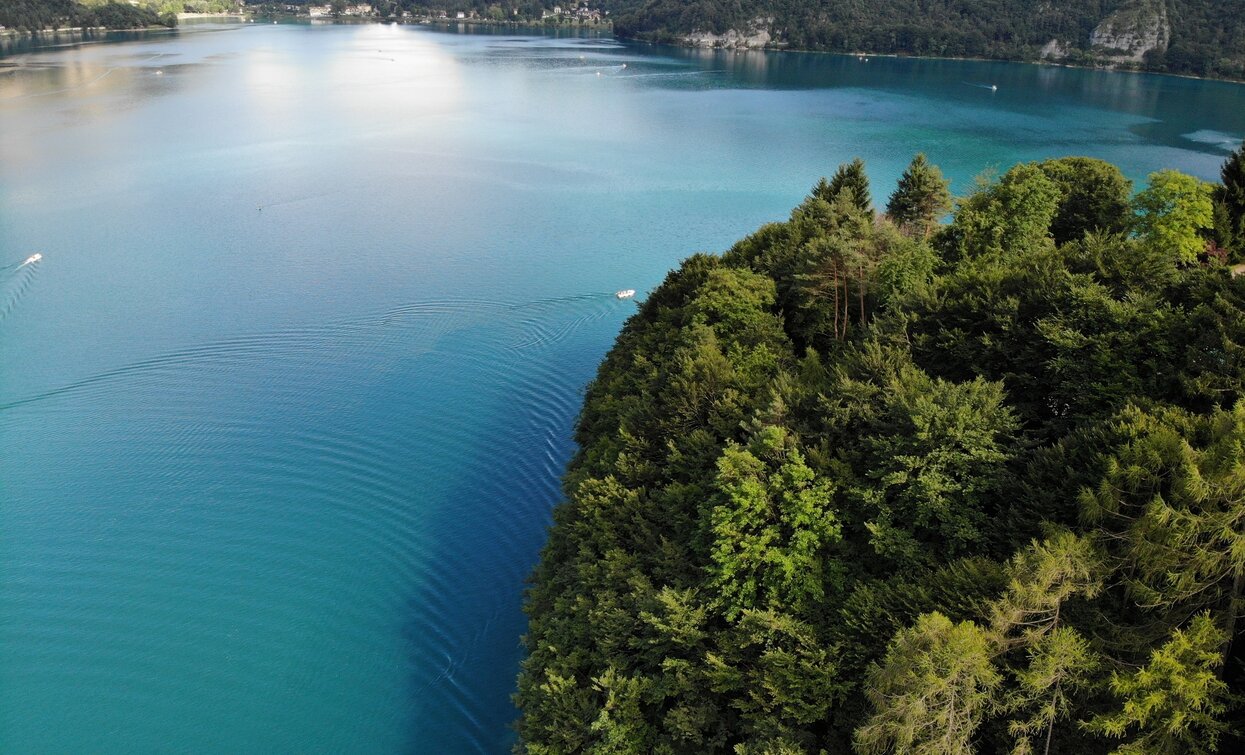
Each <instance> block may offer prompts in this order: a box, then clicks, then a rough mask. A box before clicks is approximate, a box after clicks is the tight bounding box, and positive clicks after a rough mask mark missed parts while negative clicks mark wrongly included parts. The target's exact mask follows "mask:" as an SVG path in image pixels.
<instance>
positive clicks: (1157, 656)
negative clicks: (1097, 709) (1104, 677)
mask: <svg viewBox="0 0 1245 755" xmlns="http://www.w3.org/2000/svg"><path fill="white" fill-rule="evenodd" d="M1226 641H1227V637H1225V636H1224V633H1223V631H1222V630H1220V629H1219V628H1218V627H1216V626H1215V622H1214V621H1212V620H1211V618H1210V617H1209V616H1207V615H1206V614H1199V615H1198V616H1196V617H1194V619H1193V621H1192V623H1190V625H1189V627H1188V628H1187V629H1177V630H1176V631H1175V632H1174V633H1173V634H1172V638H1171V640H1169V641H1168V642H1167V643H1166V644H1164V645H1163V646H1162V647H1160V648H1157V649H1156V650H1155V651H1154V652H1153V653H1152V654H1151V655H1150V662H1149V663H1147V664H1146V665H1145V666H1144V667H1143V668H1140V669H1138V670H1137V671H1135V672H1132V673H1115V674H1112V676H1111V691H1112V692H1113V693H1114V694H1115V696H1116V697H1117V698H1119V699H1120V700H1122V701H1123V708H1122V709H1121V710H1118V711H1116V712H1113V713H1106V714H1102V715H1099V716H1095V717H1094V718H1093V719H1092V720H1091V721H1090V722H1089V723H1088V724H1087V727H1088V728H1089V729H1090V730H1091V731H1095V732H1099V733H1101V734H1104V735H1106V736H1108V737H1111V738H1114V739H1127V740H1128V741H1127V742H1126V743H1125V744H1123V745H1122V746H1120V747H1119V748H1117V749H1116V750H1115V752H1117V753H1129V754H1130V755H1131V754H1132V753H1136V754H1137V755H1142V754H1143V753H1144V755H1167V754H1168V753H1170V754H1171V755H1177V754H1183V753H1188V754H1190V755H1200V754H1201V753H1213V752H1216V751H1217V749H1218V748H1217V745H1218V742H1219V739H1220V737H1221V736H1222V735H1223V733H1224V731H1225V730H1226V726H1225V725H1224V724H1223V722H1222V721H1221V720H1219V718H1218V716H1220V715H1222V714H1223V713H1224V712H1225V711H1226V710H1227V709H1228V701H1227V697H1228V685H1227V684H1225V683H1224V682H1223V680H1221V679H1220V678H1219V675H1218V674H1217V673H1216V669H1218V668H1219V667H1220V666H1221V665H1222V664H1223V655H1222V653H1221V652H1220V649H1221V648H1222V646H1223V644H1224V643H1225V642H1226Z"/></svg>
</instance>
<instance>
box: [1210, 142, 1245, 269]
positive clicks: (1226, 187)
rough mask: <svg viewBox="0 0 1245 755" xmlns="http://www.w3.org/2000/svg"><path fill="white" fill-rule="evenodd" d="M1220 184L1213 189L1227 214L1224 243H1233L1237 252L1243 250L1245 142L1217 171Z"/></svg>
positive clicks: (1244, 229)
mask: <svg viewBox="0 0 1245 755" xmlns="http://www.w3.org/2000/svg"><path fill="white" fill-rule="evenodd" d="M1219 178H1220V185H1219V186H1218V187H1216V190H1215V200H1216V202H1217V204H1219V205H1221V206H1222V207H1223V210H1224V212H1225V214H1226V216H1227V221H1228V222H1227V224H1226V225H1227V235H1228V236H1229V238H1228V239H1221V241H1222V242H1224V243H1225V245H1230V244H1232V243H1234V244H1235V247H1234V249H1235V251H1237V253H1238V254H1240V253H1243V252H1245V249H1242V247H1245V142H1242V143H1241V146H1240V147H1238V148H1237V150H1236V151H1235V152H1233V153H1232V156H1231V157H1229V158H1228V159H1227V160H1226V161H1225V162H1224V164H1223V167H1222V168H1221V169H1220V171H1219Z"/></svg>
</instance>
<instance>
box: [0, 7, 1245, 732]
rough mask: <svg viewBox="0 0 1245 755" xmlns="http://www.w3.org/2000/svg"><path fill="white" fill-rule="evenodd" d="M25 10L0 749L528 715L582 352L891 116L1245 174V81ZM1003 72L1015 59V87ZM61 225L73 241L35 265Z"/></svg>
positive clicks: (879, 192) (954, 155)
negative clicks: (108, 32) (537, 590)
mask: <svg viewBox="0 0 1245 755" xmlns="http://www.w3.org/2000/svg"><path fill="white" fill-rule="evenodd" d="M5 44H7V45H8V46H7V47H3V48H0V52H3V53H4V55H5V56H4V57H2V58H0V448H2V449H3V453H2V454H0V750H3V751H5V752H24V753H36V752H125V753H132V752H156V751H163V752H168V751H182V752H222V753H227V752H241V751H259V752H274V753H276V752H290V753H305V752H319V751H339V752H395V751H406V752H438V753H439V752H476V751H481V752H504V751H506V749H507V748H508V747H509V746H510V745H511V743H512V741H513V736H512V734H511V730H510V722H511V721H512V720H513V719H514V718H515V716H516V712H515V710H514V708H513V706H512V705H511V703H510V694H511V691H512V687H513V682H514V677H515V674H516V671H517V665H518V662H519V659H520V657H521V647H520V645H519V638H520V636H521V634H522V632H523V628H524V622H523V618H522V614H521V611H520V605H521V600H522V591H523V586H524V580H525V578H526V575H527V574H528V573H529V572H530V570H531V568H532V566H533V564H534V563H535V560H536V558H537V555H538V552H539V548H540V546H541V543H542V541H543V539H544V532H545V528H546V527H547V526H548V524H549V522H550V510H551V508H552V507H553V506H554V505H555V504H556V502H557V501H558V499H559V495H560V494H559V487H558V479H559V475H560V473H561V470H562V468H563V466H564V464H565V462H566V461H567V459H568V458H569V456H570V455H571V453H572V452H573V450H574V448H573V444H572V442H571V438H570V433H571V427H572V423H573V421H574V417H575V415H576V412H577V411H578V406H579V402H580V398H581V396H582V389H583V386H584V385H585V383H586V382H587V381H588V380H589V379H590V378H591V377H592V375H593V374H594V371H595V368H596V365H597V363H598V361H599V360H600V358H601V357H602V355H603V354H604V353H605V351H606V349H608V348H609V346H610V344H611V342H612V339H613V337H614V335H615V334H616V332H617V331H618V328H619V326H620V325H621V324H622V322H623V320H624V319H625V318H626V317H627V316H628V314H630V313H631V312H633V311H634V310H635V304H634V303H633V302H631V301H622V300H618V299H616V298H615V297H614V296H613V292H615V291H616V290H619V289H624V288H635V289H638V290H640V292H641V297H642V296H643V292H644V291H645V290H648V289H650V288H652V287H653V286H655V285H656V284H657V283H658V282H660V280H661V279H662V277H663V276H664V274H665V272H666V271H667V270H668V269H669V268H671V267H672V266H674V265H675V264H676V263H677V262H678V261H679V260H680V259H681V258H683V257H685V256H687V255H689V254H691V253H693V252H696V251H701V250H721V249H724V248H726V247H727V246H729V245H730V244H731V242H733V241H734V240H735V239H737V238H739V237H740V236H742V235H744V234H746V233H748V232H749V231H751V230H752V229H753V228H755V227H756V226H758V225H759V224H761V223H763V222H766V221H770V220H776V219H781V218H784V217H785V216H786V215H787V213H788V212H789V210H790V208H791V207H792V206H793V205H795V204H796V203H797V202H799V201H800V199H801V197H802V196H803V195H804V194H805V193H806V192H807V191H808V189H809V188H810V187H811V186H812V185H813V183H814V182H815V181H816V180H817V178H818V177H819V176H821V175H828V174H830V173H832V172H833V171H834V169H835V167H836V166H837V165H838V164H839V163H841V162H844V161H847V160H849V159H851V158H852V157H854V156H857V155H859V156H861V157H863V158H864V159H865V160H866V161H867V164H868V169H869V174H870V177H871V179H872V181H873V186H874V194H875V196H874V199H875V202H878V203H879V204H882V203H884V202H885V198H886V195H887V194H889V192H890V191H891V189H892V188H893V185H894V182H895V180H896V178H897V177H898V176H899V174H900V172H901V171H902V170H903V168H904V167H905V165H906V164H907V162H908V161H909V160H910V159H911V157H912V155H913V153H915V152H916V151H918V150H920V151H924V152H926V153H927V154H928V155H929V157H930V159H931V160H932V161H933V162H935V163H937V164H939V165H940V166H941V167H942V168H943V170H944V171H945V172H946V173H947V175H948V176H949V177H951V178H952V179H953V180H954V185H953V188H954V189H955V190H958V191H961V192H964V191H967V190H969V189H970V188H971V187H972V185H973V179H974V177H975V176H976V175H978V174H980V173H981V172H983V171H986V170H991V169H993V170H998V171H1001V170H1005V169H1006V168H1008V167H1009V166H1010V165H1012V164H1014V163H1016V162H1018V161H1024V160H1033V159H1038V158H1044V157H1051V156H1061V155H1091V156H1095V157H1101V158H1104V159H1107V160H1110V161H1112V162H1115V163H1117V164H1118V165H1120V166H1121V168H1122V169H1123V170H1124V172H1125V173H1126V174H1127V175H1128V176H1129V177H1130V178H1132V179H1134V180H1136V181H1141V180H1143V179H1144V177H1145V176H1146V174H1148V173H1149V172H1151V171H1155V170H1159V169H1162V168H1168V167H1170V168H1177V169H1180V170H1183V171H1186V172H1189V173H1192V174H1194V175H1197V176H1200V177H1202V178H1206V179H1211V178H1214V177H1215V176H1217V173H1218V168H1219V165H1220V164H1221V163H1222V162H1223V160H1224V158H1225V157H1226V155H1227V153H1228V151H1229V149H1231V148H1232V147H1234V146H1235V145H1234V140H1239V139H1240V138H1241V137H1242V135H1245V87H1241V86H1239V85H1232V84H1226V83H1218V82H1206V81H1195V80H1191V79H1179V78H1167V77H1159V76H1150V75H1133V74H1123V73H1108V72H1101V71H1083V70H1071V69H1062V68H1054V67H1038V66H1028V65H1019V64H1007V63H988V62H964V61H938V60H913V59H894V58H880V57H873V58H870V59H869V61H868V62H864V61H862V60H858V59H856V58H853V57H845V56H829V55H813V54H772V53H759V52H751V53H734V52H709V51H689V50H677V49H671V48H660V47H652V46H646V45H632V44H624V43H620V42H617V41H615V40H613V39H611V38H609V37H603V36H592V35H587V36H576V35H569V36H568V35H564V36H542V35H535V34H518V33H509V32H507V33H501V32H495V33H486V32H475V33H473V32H471V31H470V30H469V29H467V30H461V31H460V30H457V29H454V28H446V29H441V30H437V29H429V28H421V27H414V26H395V25H380V24H363V25H341V26H333V25H317V26H311V25H300V24H277V25H272V24H259V23H256V24H241V25H239V24H219V23H210V24H196V25H193V26H186V27H184V28H183V29H181V30H180V31H178V32H176V33H164V34H151V35H128V36H125V37H123V38H122V40H121V41H117V42H116V43H103V44H99V43H92V44H82V43H78V42H75V41H73V40H72V39H70V40H58V39H48V40H44V41H43V42H41V43H40V44H37V45H31V44H27V43H20V44H19V43H14V42H12V41H11V40H10V41H9V42H7V43H5ZM995 86H996V87H997V90H994V89H991V87H995ZM35 253H41V254H42V255H43V256H42V259H40V260H38V261H37V262H32V263H30V264H22V262H23V260H26V259H27V258H29V257H30V256H31V255H33V254H35Z"/></svg>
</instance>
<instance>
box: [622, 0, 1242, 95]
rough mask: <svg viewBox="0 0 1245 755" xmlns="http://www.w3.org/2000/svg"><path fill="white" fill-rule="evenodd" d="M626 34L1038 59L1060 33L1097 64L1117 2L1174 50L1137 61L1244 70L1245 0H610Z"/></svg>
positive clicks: (1165, 67) (1067, 53)
mask: <svg viewBox="0 0 1245 755" xmlns="http://www.w3.org/2000/svg"><path fill="white" fill-rule="evenodd" d="M606 5H607V7H610V8H611V9H613V11H614V12H613V17H614V25H615V29H616V30H617V32H618V33H619V34H620V35H623V36H628V37H638V38H643V39H650V40H658V41H676V40H679V39H680V38H682V37H684V36H685V35H687V34H689V33H691V32H693V31H710V32H715V33H721V32H724V31H726V30H727V29H738V30H741V31H742V30H745V29H747V28H749V26H750V25H752V24H753V22H754V19H762V20H763V23H762V25H763V26H765V27H767V28H769V29H770V30H772V33H773V37H774V43H777V44H781V45H783V46H787V47H791V48H795V49H802V50H828V51H833V52H855V51H858V50H859V51H870V52H879V53H901V54H911V55H934V56H947V57H983V58H999V59H1008V60H1036V59H1038V58H1039V56H1040V55H1041V52H1042V49H1043V47H1044V46H1045V45H1046V44H1047V43H1049V42H1050V41H1051V40H1059V41H1060V43H1061V46H1062V48H1064V53H1063V54H1062V55H1061V56H1060V59H1061V60H1064V61H1066V62H1070V63H1093V62H1095V61H1098V60H1101V58H1102V56H1101V53H1102V52H1103V51H1095V50H1093V49H1092V46H1091V34H1092V33H1093V31H1094V29H1095V28H1096V27H1097V26H1098V25H1099V24H1100V23H1101V22H1102V21H1104V20H1105V19H1107V18H1108V17H1109V16H1110V15H1111V14H1112V13H1114V12H1115V11H1122V12H1123V13H1124V14H1125V15H1127V14H1130V13H1132V12H1140V13H1142V14H1143V15H1146V16H1148V17H1153V18H1157V17H1158V14H1159V13H1160V12H1165V14H1166V19H1167V24H1168V27H1169V29H1170V35H1169V42H1168V44H1167V46H1166V49H1165V50H1163V49H1157V50H1155V51H1153V52H1151V53H1149V54H1147V55H1146V56H1145V60H1144V61H1142V62H1140V63H1138V64H1136V65H1137V67H1142V68H1146V69H1149V70H1156V71H1167V72H1171V73H1186V74H1196V75H1204V76H1228V77H1235V78H1245V0H1049V1H1048V2H1042V3H1034V2H1030V1H1029V0H872V1H871V2H867V3H866V2H859V1H858V0H812V1H811V2H810V1H809V0H690V1H688V0H609V1H608V2H607V3H606Z"/></svg>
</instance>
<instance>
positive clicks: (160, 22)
mask: <svg viewBox="0 0 1245 755" xmlns="http://www.w3.org/2000/svg"><path fill="white" fill-rule="evenodd" d="M179 10H180V8H179ZM176 22H177V19H176V18H175V17H172V16H164V17H162V16H160V15H157V13H156V12H155V10H153V9H152V8H149V7H136V6H135V5H134V4H132V3H122V2H103V3H95V4H91V5H87V4H84V3H80V2H77V1H76V0H4V1H3V2H0V27H7V28H9V29H17V30H19V31H42V30H44V29H64V28H74V27H83V28H91V27H102V28H107V29H141V28H144V27H148V26H172V25H175V24H176Z"/></svg>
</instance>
